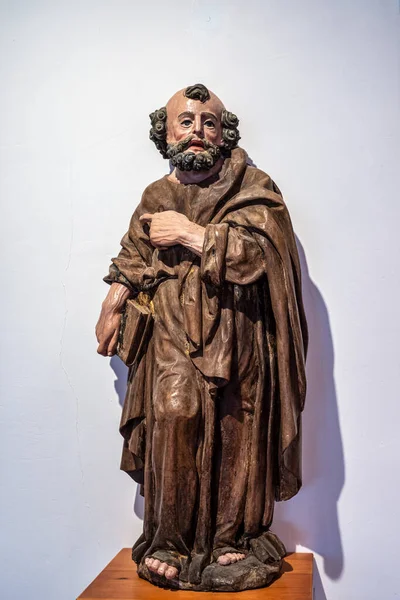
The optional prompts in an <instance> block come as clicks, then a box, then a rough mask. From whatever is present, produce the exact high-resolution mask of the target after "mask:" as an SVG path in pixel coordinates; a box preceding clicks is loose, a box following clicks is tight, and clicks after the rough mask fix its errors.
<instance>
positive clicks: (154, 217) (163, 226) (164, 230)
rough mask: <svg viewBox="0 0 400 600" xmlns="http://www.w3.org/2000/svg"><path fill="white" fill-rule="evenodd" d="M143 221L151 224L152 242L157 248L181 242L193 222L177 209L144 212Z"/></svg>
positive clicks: (150, 235)
mask: <svg viewBox="0 0 400 600" xmlns="http://www.w3.org/2000/svg"><path fill="white" fill-rule="evenodd" d="M140 221H141V222H142V223H149V225H150V233H149V237H150V242H151V244H152V245H153V246H154V247H156V248H163V247H164V248H165V247H168V246H175V244H181V243H182V238H183V236H184V234H185V232H187V231H188V230H189V228H190V225H191V222H190V221H189V219H188V218H187V217H185V215H182V214H181V213H178V212H176V211H175V210H165V211H163V212H157V213H153V214H151V213H144V214H143V215H142V216H141V217H140Z"/></svg>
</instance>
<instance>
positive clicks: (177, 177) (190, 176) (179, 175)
mask: <svg viewBox="0 0 400 600" xmlns="http://www.w3.org/2000/svg"><path fill="white" fill-rule="evenodd" d="M223 164H224V159H223V158H222V157H221V158H220V159H218V160H217V162H216V163H215V165H214V166H213V167H212V168H211V169H209V170H208V171H181V170H180V169H174V170H173V171H172V173H171V174H170V175H168V179H169V180H170V181H173V182H174V183H183V184H186V185H187V184H189V183H201V182H202V181H205V180H206V179H210V177H213V176H214V175H216V174H217V173H219V172H220V170H221V168H222V165H223Z"/></svg>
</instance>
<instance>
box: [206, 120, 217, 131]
mask: <svg viewBox="0 0 400 600" xmlns="http://www.w3.org/2000/svg"><path fill="white" fill-rule="evenodd" d="M204 125H205V126H206V127H209V128H210V129H215V124H214V121H211V119H207V121H204Z"/></svg>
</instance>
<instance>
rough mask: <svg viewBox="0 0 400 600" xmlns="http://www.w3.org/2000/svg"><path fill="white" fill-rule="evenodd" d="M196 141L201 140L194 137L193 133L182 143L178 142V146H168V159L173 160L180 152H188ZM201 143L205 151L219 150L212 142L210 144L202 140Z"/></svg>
mask: <svg viewBox="0 0 400 600" xmlns="http://www.w3.org/2000/svg"><path fill="white" fill-rule="evenodd" d="M194 139H199V138H196V136H195V135H193V133H191V134H190V135H188V136H187V137H185V139H183V140H181V141H180V142H177V143H176V144H168V146H167V155H168V158H172V157H173V156H175V154H178V152H185V150H187V149H188V148H189V146H190V144H191V143H192V141H193V140H194ZM201 141H202V143H203V144H204V148H205V150H208V149H209V148H218V146H216V145H215V144H212V143H211V142H209V141H207V140H205V139H202V140H201Z"/></svg>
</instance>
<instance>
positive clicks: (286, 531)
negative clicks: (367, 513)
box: [110, 239, 345, 600]
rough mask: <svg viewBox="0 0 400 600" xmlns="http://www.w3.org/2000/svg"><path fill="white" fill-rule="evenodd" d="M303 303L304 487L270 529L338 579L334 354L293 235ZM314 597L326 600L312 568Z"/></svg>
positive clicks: (122, 380) (120, 379)
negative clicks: (305, 333)
mask: <svg viewBox="0 0 400 600" xmlns="http://www.w3.org/2000/svg"><path fill="white" fill-rule="evenodd" d="M297 246H298V250H299V256H300V262H301V268H302V277H303V294H304V304H305V310H306V315H307V321H308V326H309V332H310V346H309V353H308V359H307V385H308V391H307V401H306V408H305V412H304V418H303V488H302V489H301V491H300V493H299V494H298V495H297V496H296V497H295V498H294V499H293V500H290V501H289V502H281V503H277V504H276V509H275V518H274V523H273V529H274V531H275V532H276V533H277V534H278V535H279V536H280V537H281V538H282V540H283V541H284V543H285V545H286V547H287V549H288V551H293V550H295V548H296V545H297V544H301V545H302V546H305V547H306V548H309V549H310V550H312V551H315V552H317V553H318V554H320V555H321V556H322V557H323V559H324V572H325V574H326V575H327V576H328V577H329V578H330V579H338V578H339V577H340V575H341V573H342V570H343V551H342V543H341V538H340V531H339V522H338V513H337V501H338V499H339V496H340V493H341V490H342V487H343V484H344V476H345V473H344V459H343V448H342V441H341V435H340V428H339V418H338V408H337V400H336V391H335V382H334V379H333V367H334V355H333V344H332V336H331V331H330V325H329V316H328V311H327V308H326V306H325V303H324V300H323V298H322V296H321V294H320V292H319V291H318V289H317V287H316V286H315V285H314V283H313V282H312V281H311V279H310V276H309V273H308V267H307V262H306V259H305V255H304V250H303V247H302V245H301V243H300V242H299V240H298V239H297ZM110 364H111V367H112V369H113V370H114V372H115V375H116V380H115V384H114V385H115V390H116V392H117V394H118V397H119V402H120V404H121V406H122V405H123V403H124V398H125V391H126V380H127V368H126V367H125V365H124V364H123V363H122V362H121V361H120V360H119V358H117V357H116V356H114V357H113V358H112V359H111V363H110ZM134 512H135V514H136V515H137V516H138V517H139V518H140V519H143V514H144V505H143V498H142V496H140V494H139V486H137V489H136V496H135V501H134ZM315 571H316V573H315V580H314V586H315V598H316V600H326V596H325V593H324V591H323V588H322V584H321V580H320V578H319V575H318V572H317V570H316V569H315Z"/></svg>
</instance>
